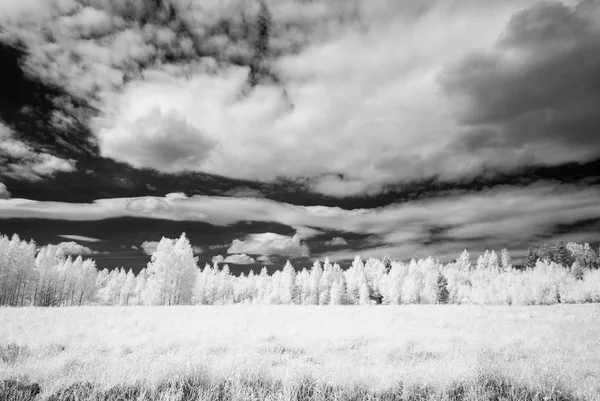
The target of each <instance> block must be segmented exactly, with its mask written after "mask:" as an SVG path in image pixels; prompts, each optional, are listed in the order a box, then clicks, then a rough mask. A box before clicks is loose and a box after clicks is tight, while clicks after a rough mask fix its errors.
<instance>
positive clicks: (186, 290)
mask: <svg viewBox="0 0 600 401" xmlns="http://www.w3.org/2000/svg"><path fill="white" fill-rule="evenodd" d="M196 262H197V258H196V257H194V251H193V249H192V246H191V244H190V242H189V241H188V239H187V237H186V235H185V233H182V234H181V236H180V237H179V239H178V240H176V241H175V242H173V240H171V239H168V238H165V237H163V238H162V239H161V240H160V242H159V243H158V245H157V247H156V251H154V253H153V254H152V259H151V260H150V262H149V263H148V267H147V274H148V278H147V280H146V288H145V289H144V295H143V298H144V301H145V303H146V304H150V305H181V304H190V303H191V302H192V293H193V290H194V284H195V281H196V272H197V267H196Z"/></svg>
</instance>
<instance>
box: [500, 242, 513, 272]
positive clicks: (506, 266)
mask: <svg viewBox="0 0 600 401" xmlns="http://www.w3.org/2000/svg"><path fill="white" fill-rule="evenodd" d="M500 262H501V266H502V270H504V271H505V272H508V271H510V270H511V269H512V263H511V261H510V254H509V253H508V249H506V248H504V249H503V250H502V251H501V252H500Z"/></svg>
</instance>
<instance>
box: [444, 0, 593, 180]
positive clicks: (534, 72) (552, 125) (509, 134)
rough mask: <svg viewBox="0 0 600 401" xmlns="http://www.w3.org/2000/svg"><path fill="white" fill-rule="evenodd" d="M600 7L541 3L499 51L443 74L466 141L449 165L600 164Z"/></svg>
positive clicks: (519, 20)
mask: <svg viewBox="0 0 600 401" xmlns="http://www.w3.org/2000/svg"><path fill="white" fill-rule="evenodd" d="M599 16H600V3H598V2H597V1H582V2H580V3H578V4H577V5H574V6H568V5H566V4H563V3H558V2H540V3H539V4H536V5H534V6H533V7H531V8H528V9H526V10H523V11H521V12H518V13H516V14H515V15H514V16H513V17H512V18H511V20H510V22H509V23H508V24H507V26H506V29H505V31H504V33H503V34H502V36H500V39H499V40H498V42H497V43H496V45H495V46H494V47H492V48H490V49H489V50H487V51H485V52H476V53H473V54H471V55H469V56H468V57H466V58H464V59H462V60H460V61H458V62H455V63H454V65H453V66H451V67H449V68H447V69H446V70H445V71H444V72H443V74H442V75H441V83H442V86H443V88H444V89H445V91H446V93H447V94H448V95H449V96H451V97H453V98H456V99H457V104H458V105H459V107H458V113H459V117H460V123H461V125H462V132H463V136H462V137H461V138H460V141H457V142H456V143H455V144H454V146H453V147H452V148H451V150H450V151H449V153H452V155H449V157H450V160H449V162H453V161H454V160H457V161H458V158H459V157H463V158H464V160H463V163H470V164H472V163H475V164H478V165H481V166H486V167H488V168H494V169H496V170H498V169H501V170H502V169H508V168H512V167H520V166H526V165H530V164H538V165H558V164H561V163H567V162H583V161H587V160H594V159H596V158H598V157H600V137H599V136H598V135H597V133H598V132H599V131H600V119H599V118H598V109H597V105H598V104H600V92H599V91H598V88H597V82H598V80H599V79H600V73H599V71H600V69H599V66H600V17H599Z"/></svg>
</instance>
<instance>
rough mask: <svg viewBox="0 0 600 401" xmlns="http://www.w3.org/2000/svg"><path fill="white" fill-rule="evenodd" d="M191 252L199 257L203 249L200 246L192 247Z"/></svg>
mask: <svg viewBox="0 0 600 401" xmlns="http://www.w3.org/2000/svg"><path fill="white" fill-rule="evenodd" d="M192 251H194V255H200V254H201V253H203V252H204V249H202V247H200V246H192Z"/></svg>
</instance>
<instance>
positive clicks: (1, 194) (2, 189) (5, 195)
mask: <svg viewBox="0 0 600 401" xmlns="http://www.w3.org/2000/svg"><path fill="white" fill-rule="evenodd" d="M9 198H10V192H8V188H6V185H4V184H3V183H1V182H0V199H9Z"/></svg>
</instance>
